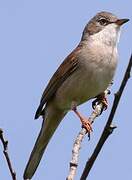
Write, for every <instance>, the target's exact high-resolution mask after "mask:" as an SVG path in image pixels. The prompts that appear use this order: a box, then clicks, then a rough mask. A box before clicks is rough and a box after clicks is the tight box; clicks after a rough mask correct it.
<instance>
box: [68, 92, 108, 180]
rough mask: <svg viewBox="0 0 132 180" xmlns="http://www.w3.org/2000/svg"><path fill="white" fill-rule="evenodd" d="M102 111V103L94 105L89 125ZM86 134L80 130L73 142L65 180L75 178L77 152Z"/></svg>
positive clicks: (85, 131) (83, 129) (106, 93)
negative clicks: (68, 169)
mask: <svg viewBox="0 0 132 180" xmlns="http://www.w3.org/2000/svg"><path fill="white" fill-rule="evenodd" d="M108 94H109V89H107V90H106V91H105V95H108ZM103 109H104V107H103V103H102V102H100V103H99V104H97V105H96V107H95V109H94V111H93V112H92V114H91V116H90V117H89V120H90V122H91V123H94V120H95V118H96V117H98V116H99V115H100V114H101V112H102V110H103ZM86 133H87V130H86V129H85V128H82V129H81V131H80V132H79V134H78V135H77V138H76V140H75V142H74V145H73V150H72V160H71V162H70V171H69V175H68V177H67V180H73V179H74V177H75V174H76V171H77V166H78V160H79V150H80V148H81V142H82V140H83V139H84V137H85V135H86Z"/></svg>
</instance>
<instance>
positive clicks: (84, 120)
mask: <svg viewBox="0 0 132 180" xmlns="http://www.w3.org/2000/svg"><path fill="white" fill-rule="evenodd" d="M72 110H73V111H74V112H75V114H76V115H77V116H78V117H79V119H80V121H81V123H82V127H83V128H85V129H86V130H87V133H88V137H89V138H90V133H91V132H92V131H93V130H92V124H91V122H90V120H89V119H88V118H86V117H83V116H82V115H81V114H80V113H79V112H78V111H77V108H73V109H72Z"/></svg>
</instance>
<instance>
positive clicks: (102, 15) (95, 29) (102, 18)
mask: <svg viewBox="0 0 132 180" xmlns="http://www.w3.org/2000/svg"><path fill="white" fill-rule="evenodd" d="M128 21H129V19H119V18H118V17H117V16H115V15H114V14H112V13H110V12H105V11H103V12H99V13H97V14H96V15H95V16H94V17H93V18H92V19H91V20H90V21H89V22H88V24H87V25H86V26H85V28H84V31H83V35H82V40H85V39H87V38H88V36H90V35H94V34H96V33H99V32H100V31H102V30H104V29H106V28H107V27H108V26H109V27H110V26H111V27H112V26H113V29H114V28H115V29H116V30H117V31H119V29H120V26H121V25H122V24H124V23H126V22H128ZM107 29H108V28H107ZM109 29H110V28H109ZM111 31H112V30H111ZM110 33H112V32H110Z"/></svg>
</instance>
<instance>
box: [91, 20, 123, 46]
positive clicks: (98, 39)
mask: <svg viewBox="0 0 132 180" xmlns="http://www.w3.org/2000/svg"><path fill="white" fill-rule="evenodd" d="M89 38H90V40H91V41H92V42H94V43H97V44H98V43H99V44H100V43H101V44H105V45H107V46H117V44H118V42H119V38H120V28H119V26H117V25H116V24H114V23H112V24H109V25H107V26H106V27H104V29H102V30H101V31H99V32H98V33H95V34H93V35H90V37H89Z"/></svg>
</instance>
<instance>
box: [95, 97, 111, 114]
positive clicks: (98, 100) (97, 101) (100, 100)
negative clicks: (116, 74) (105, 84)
mask: <svg viewBox="0 0 132 180" xmlns="http://www.w3.org/2000/svg"><path fill="white" fill-rule="evenodd" d="M100 103H102V104H103V108H102V111H105V110H106V109H107V108H108V101H107V98H106V96H105V93H102V94H100V95H98V96H97V97H96V99H95V100H94V101H93V102H92V107H93V109H95V106H96V105H98V104H100ZM102 111H101V113H102Z"/></svg>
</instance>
